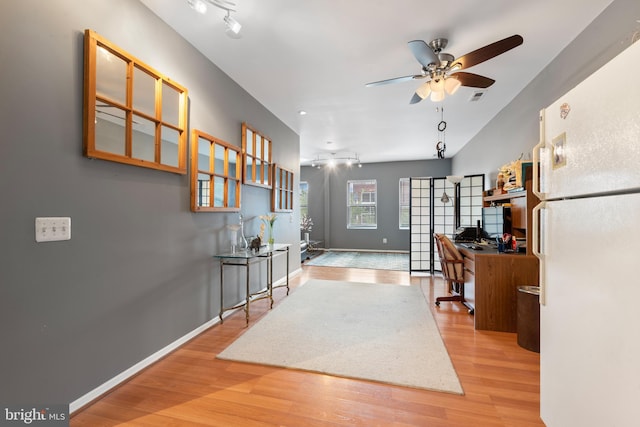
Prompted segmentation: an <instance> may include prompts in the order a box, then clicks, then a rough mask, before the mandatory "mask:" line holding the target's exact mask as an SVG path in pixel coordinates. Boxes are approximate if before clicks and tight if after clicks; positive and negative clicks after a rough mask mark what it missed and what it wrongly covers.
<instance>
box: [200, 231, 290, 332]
mask: <svg viewBox="0 0 640 427" xmlns="http://www.w3.org/2000/svg"><path fill="white" fill-rule="evenodd" d="M290 246H291V245H290V244H288V243H275V244H272V245H266V246H262V247H260V250H259V251H252V250H249V249H248V250H246V251H237V252H227V253H222V254H217V255H214V256H213V257H214V258H217V259H219V260H220V323H223V322H224V319H223V317H222V315H223V314H224V312H225V311H227V310H234V309H236V308H240V307H243V308H244V314H245V319H246V322H247V325H249V306H250V304H251V302H253V301H256V300H259V299H263V298H269V301H270V307H269V308H273V289H274V288H279V287H286V288H287V295H289V247H290ZM279 255H286V259H287V267H286V280H285V283H283V284H281V285H277V286H274V285H273V258H275V257H276V256H279ZM262 261H266V262H267V287H266V288H265V289H263V290H260V291H258V292H255V293H251V290H250V287H249V283H250V281H249V266H250V265H252V264H256V263H259V262H262ZM225 266H236V267H245V269H246V274H245V275H246V298H245V300H244V301H243V302H241V303H239V304H236V305H234V306H232V307H225V306H224V267H225Z"/></svg>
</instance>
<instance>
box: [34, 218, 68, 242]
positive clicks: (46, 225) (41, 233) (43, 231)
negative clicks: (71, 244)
mask: <svg viewBox="0 0 640 427" xmlns="http://www.w3.org/2000/svg"><path fill="white" fill-rule="evenodd" d="M58 240H71V218H69V217H53V218H52V217H49V218H36V242H54V241H58Z"/></svg>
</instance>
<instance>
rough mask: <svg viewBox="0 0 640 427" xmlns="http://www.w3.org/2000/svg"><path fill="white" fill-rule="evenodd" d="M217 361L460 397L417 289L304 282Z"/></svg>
mask: <svg viewBox="0 0 640 427" xmlns="http://www.w3.org/2000/svg"><path fill="white" fill-rule="evenodd" d="M217 357H218V358H220V359H227V360H234V361H241V362H249V363H259V364H264V365H271V366H279V367H285V368H294V369H301V370H307V371H314V372H321V373H326V374H331V375H337V376H341V377H348V378H356V379H364V380H371V381H379V382H384V383H389V384H395V385H401V386H408V387H415V388H423V389H428V390H436V391H443V392H449V393H456V394H463V390H462V386H461V385H460V382H459V380H458V376H457V375H456V372H455V370H454V368H453V365H452V363H451V359H450V358H449V354H448V353H447V350H446V348H445V346H444V343H443V342H442V338H441V337H440V332H439V331H438V327H437V325H436V323H435V320H434V319H433V316H432V314H431V312H430V311H429V307H428V306H427V301H426V300H425V297H424V295H423V294H422V291H421V289H420V287H419V286H401V285H386V284H371V283H353V282H338V281H329V280H310V281H308V282H307V283H305V284H304V285H302V286H301V287H299V288H297V289H296V290H295V291H294V292H293V293H292V294H291V295H290V296H288V297H287V298H285V299H284V300H282V301H281V302H280V304H278V305H277V306H276V307H275V308H274V309H273V310H271V311H270V312H269V313H267V314H266V315H265V317H264V318H262V319H261V320H260V321H259V322H258V323H256V324H255V325H254V326H253V327H251V328H250V329H249V330H247V331H246V332H245V333H244V334H243V335H242V336H240V337H239V338H238V339H237V340H236V341H235V342H233V343H232V344H231V345H230V346H229V347H227V348H226V349H225V350H224V351H223V352H222V353H220V354H218V356H217Z"/></svg>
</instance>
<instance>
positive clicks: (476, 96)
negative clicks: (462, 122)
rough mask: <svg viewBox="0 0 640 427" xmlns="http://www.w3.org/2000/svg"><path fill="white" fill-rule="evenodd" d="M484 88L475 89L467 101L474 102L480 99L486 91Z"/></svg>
mask: <svg viewBox="0 0 640 427" xmlns="http://www.w3.org/2000/svg"><path fill="white" fill-rule="evenodd" d="M486 92H487V91H486V90H478V91H475V92H474V93H473V95H471V98H469V102H476V101H480V100H481V99H482V98H483V97H484V94H485V93H486Z"/></svg>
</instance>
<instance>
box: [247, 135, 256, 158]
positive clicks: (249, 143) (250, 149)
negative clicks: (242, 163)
mask: <svg viewBox="0 0 640 427" xmlns="http://www.w3.org/2000/svg"><path fill="white" fill-rule="evenodd" d="M246 140H247V144H246V147H247V148H246V150H245V151H246V153H247V154H248V155H250V156H252V157H253V156H255V150H254V149H253V147H254V145H255V144H254V138H253V131H252V130H251V129H247V130H246Z"/></svg>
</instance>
